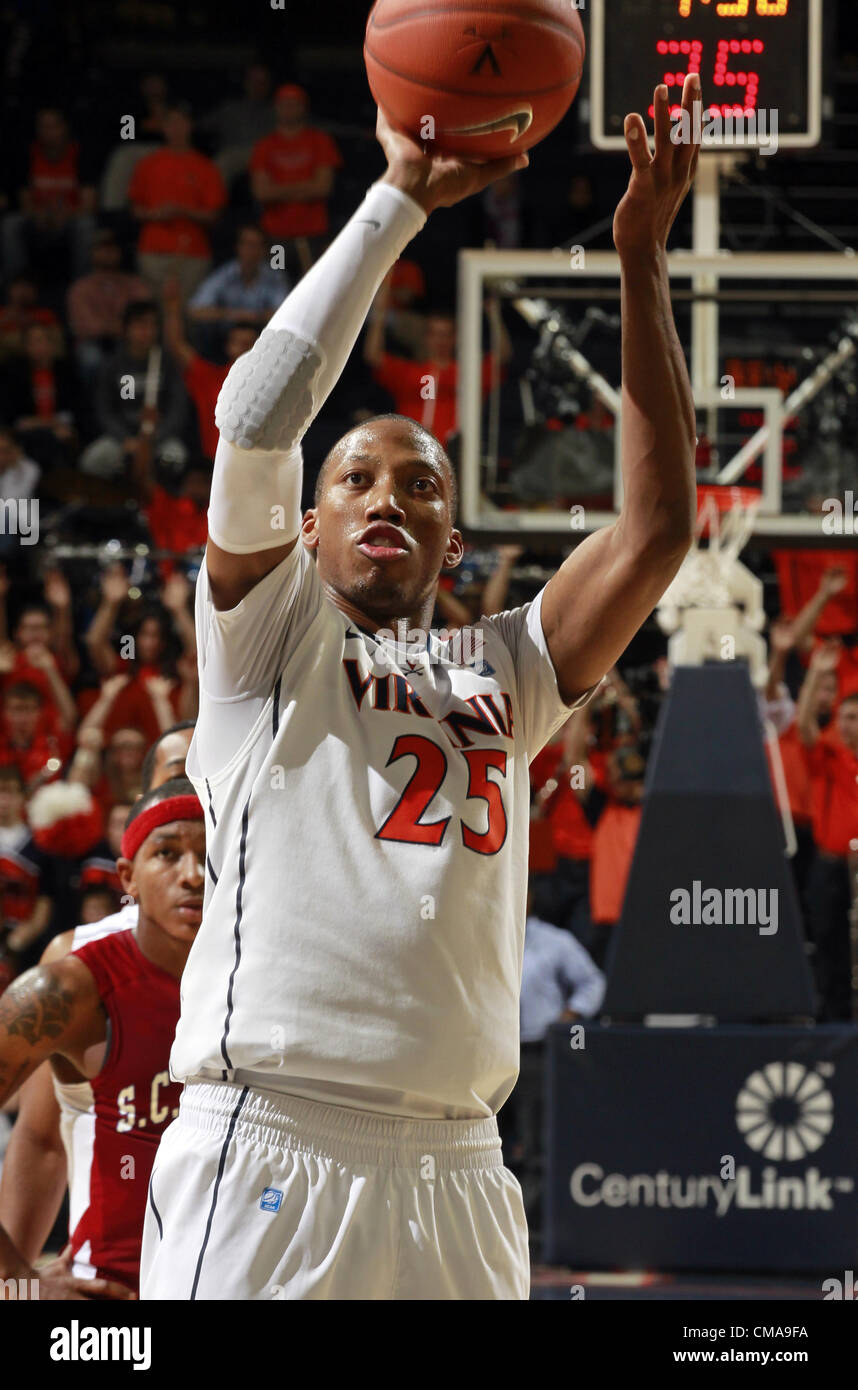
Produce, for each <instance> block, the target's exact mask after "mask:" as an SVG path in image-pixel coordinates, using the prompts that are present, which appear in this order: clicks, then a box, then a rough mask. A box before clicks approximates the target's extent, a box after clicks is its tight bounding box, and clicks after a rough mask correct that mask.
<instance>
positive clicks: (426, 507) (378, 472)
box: [304, 420, 462, 622]
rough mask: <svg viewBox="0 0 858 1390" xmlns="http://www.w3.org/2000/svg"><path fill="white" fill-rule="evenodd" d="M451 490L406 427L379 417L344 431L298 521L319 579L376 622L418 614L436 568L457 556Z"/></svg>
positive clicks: (425, 446) (439, 462)
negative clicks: (319, 488)
mask: <svg viewBox="0 0 858 1390" xmlns="http://www.w3.org/2000/svg"><path fill="white" fill-rule="evenodd" d="M451 491H452V484H451V480H450V476H449V472H448V469H447V465H446V463H445V461H444V458H443V455H442V454H441V451H440V449H437V450H436V449H435V448H433V447H432V445H431V444H430V443H429V442H428V441H427V440H426V439H424V438H423V437H422V436H421V435H420V434H419V433H418V432H417V431H413V432H412V431H411V430H410V429H409V428H408V427H407V425H403V424H402V423H401V422H399V421H396V420H385V421H380V422H375V423H373V424H371V425H367V426H366V427H365V428H361V429H357V430H353V431H352V432H351V433H350V434H348V435H346V437H345V438H344V439H343V440H342V441H341V442H340V445H339V446H338V451H337V453H336V454H335V455H334V457H333V458H332V459H331V461H330V463H329V465H328V472H327V477H326V486H325V490H324V493H323V494H322V497H321V500H320V503H319V506H318V507H317V508H314V509H313V510H312V511H311V512H308V513H307V516H306V517H305V522H304V535H305V539H306V540H307V543H308V544H309V545H310V548H311V549H317V551H318V568H319V577H320V579H321V580H322V582H323V584H326V585H329V586H330V587H331V588H332V589H334V590H335V591H336V593H338V594H340V595H341V596H342V597H343V598H345V599H347V600H348V601H349V602H350V603H352V604H354V605H355V607H356V608H358V609H359V610H360V612H362V613H365V614H366V615H367V616H368V617H370V618H376V619H378V620H379V621H381V622H385V621H387V619H388V618H390V617H391V616H395V617H403V618H408V617H412V616H414V615H415V614H417V613H418V612H419V611H420V609H421V608H422V607H423V606H424V605H425V604H426V602H427V601H428V600H430V599H434V594H435V590H436V588H437V584H438V575H439V573H440V571H441V569H442V568H444V567H445V566H448V567H450V566H453V565H457V564H458V563H459V560H460V559H461V556H462V541H461V536H460V534H459V532H458V531H456V530H454V528H453V525H452V519H451V514H450V508H451V501H452V497H451Z"/></svg>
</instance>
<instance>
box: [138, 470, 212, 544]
mask: <svg viewBox="0 0 858 1390" xmlns="http://www.w3.org/2000/svg"><path fill="white" fill-rule="evenodd" d="M146 521H147V524H148V526H149V532H150V534H151V536H152V539H153V541H154V542H155V544H156V546H157V547H158V549H159V550H176V551H183V550H202V549H203V547H204V546H205V543H206V540H207V539H208V529H209V528H208V512H201V511H200V509H199V507H198V506H197V504H196V502H194V500H193V498H191V497H174V496H173V495H172V493H170V492H167V490H166V489H165V488H163V487H158V486H157V485H156V486H155V487H154V488H153V489H152V500H151V502H150V503H149V505H148V507H147V508H146Z"/></svg>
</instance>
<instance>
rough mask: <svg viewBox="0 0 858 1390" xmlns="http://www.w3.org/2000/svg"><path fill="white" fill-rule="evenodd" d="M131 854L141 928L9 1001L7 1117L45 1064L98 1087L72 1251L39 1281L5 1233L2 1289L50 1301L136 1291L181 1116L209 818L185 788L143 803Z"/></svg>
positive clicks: (23, 984) (89, 948) (2, 1024)
mask: <svg viewBox="0 0 858 1390" xmlns="http://www.w3.org/2000/svg"><path fill="white" fill-rule="evenodd" d="M122 850H123V856H122V858H121V859H120V860H119V861H118V868H119V872H120V876H121V878H122V884H123V888H124V889H125V891H126V892H127V893H129V894H130V895H131V896H132V897H134V898H135V899H136V900H137V901H138V903H139V909H140V911H139V918H138V924H137V927H136V928H135V929H134V930H133V931H125V932H117V933H114V934H112V935H110V936H106V937H102V938H101V939H100V940H98V941H93V942H91V943H90V944H88V945H86V946H84V947H82V948H81V949H80V950H78V951H74V952H73V953H72V954H71V955H69V956H66V957H65V958H64V959H63V960H60V961H57V962H55V963H54V964H52V965H48V966H39V967H38V968H37V969H35V970H31V971H28V972H27V973H26V974H25V975H22V976H21V977H20V979H18V980H16V981H15V983H14V985H13V986H12V987H11V988H10V989H9V990H7V991H6V994H5V995H3V997H2V1001H0V1104H2V1102H3V1101H4V1100H5V1099H6V1098H7V1096H8V1095H11V1094H12V1093H13V1092H14V1090H15V1089H16V1088H17V1086H19V1085H20V1084H21V1083H22V1082H23V1081H24V1080H25V1079H26V1077H27V1076H29V1075H30V1074H31V1073H32V1072H33V1071H34V1070H35V1069H36V1067H37V1066H38V1065H39V1063H40V1062H42V1061H43V1060H44V1059H45V1058H46V1057H50V1058H51V1062H52V1066H53V1068H54V1071H55V1073H56V1074H57V1075H58V1076H59V1077H60V1078H61V1079H62V1080H64V1081H66V1082H68V1081H70V1080H76V1081H84V1080H89V1082H90V1084H91V1086H92V1092H93V1097H94V1102H95V1137H94V1152H93V1159H92V1175H91V1190H92V1200H91V1201H90V1203H89V1205H88V1207H87V1209H86V1211H85V1212H84V1214H83V1216H82V1217H81V1219H80V1221H79V1223H78V1226H77V1228H76V1229H75V1231H74V1232H73V1234H72V1238H71V1245H70V1251H69V1252H67V1253H64V1255H63V1256H62V1257H61V1259H60V1260H59V1261H57V1262H56V1263H55V1264H54V1265H51V1266H48V1267H47V1269H43V1270H41V1271H40V1272H39V1275H38V1276H36V1274H35V1272H34V1271H33V1270H32V1269H31V1267H30V1265H29V1264H28V1262H27V1261H26V1260H25V1259H24V1258H23V1257H22V1256H21V1255H20V1252H19V1251H17V1249H16V1248H15V1246H14V1245H13V1244H12V1242H11V1241H10V1240H9V1237H8V1236H7V1234H6V1232H5V1231H3V1230H2V1229H1V1228H0V1278H3V1279H27V1280H30V1279H34V1278H36V1277H38V1279H39V1285H40V1297H42V1298H75V1297H87V1296H95V1297H121V1296H127V1294H128V1292H129V1291H131V1292H136V1289H137V1280H138V1271H139V1262H140V1241H141V1236H142V1230H143V1216H144V1212H145V1208H146V1196H147V1190H148V1183H149V1174H150V1171H151V1168H152V1163H153V1160H154V1157H155V1152H156V1149H157V1146H158V1141H159V1139H160V1137H161V1134H162V1132H163V1130H164V1129H165V1128H166V1126H167V1125H168V1124H169V1123H170V1121H171V1120H172V1119H173V1118H174V1116H175V1114H176V1111H177V1107H178V1101H179V1090H180V1087H179V1086H178V1085H177V1084H175V1083H172V1082H171V1081H170V1076H169V1056H170V1048H171V1046H172V1042H173V1034H174V1032H175V1027H176V1022H177V1020H178V1017H179V980H180V978H181V974H182V970H183V968H184V965H185V961H186V960H187V956H188V952H189V950H190V947H191V944H192V942H193V940H194V937H195V936H196V933H197V929H198V928H199V925H200V921H201V919H202V902H203V878H204V873H205V826H204V823H203V810H202V807H201V805H200V803H199V801H198V800H197V797H196V794H195V793H194V791H193V788H192V787H191V785H190V783H189V782H188V781H186V779H184V778H175V779H173V780H172V781H170V782H167V783H165V784H164V785H163V786H162V787H159V788H157V789H156V790H154V791H152V792H150V793H149V794H148V795H147V796H144V797H141V798H140V800H139V801H138V802H137V803H136V804H135V806H134V807H133V808H132V811H131V813H130V815H129V819H128V825H127V827H126V831H125V835H124V836H123V843H122ZM72 1260H73V1266H72V1267H71V1268H70V1262H71V1261H72Z"/></svg>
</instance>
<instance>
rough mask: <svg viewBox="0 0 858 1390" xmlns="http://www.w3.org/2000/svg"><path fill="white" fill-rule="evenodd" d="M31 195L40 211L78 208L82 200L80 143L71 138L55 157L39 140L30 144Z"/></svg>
mask: <svg viewBox="0 0 858 1390" xmlns="http://www.w3.org/2000/svg"><path fill="white" fill-rule="evenodd" d="M29 189H30V197H31V199H32V201H33V206H34V207H35V208H37V209H38V210H39V211H42V210H44V209H45V208H62V209H64V210H65V211H67V212H75V211H76V210H77V207H78V204H79V202H80V183H79V180H78V147H77V145H76V144H75V143H74V141H70V142H69V143H68V144H67V145H66V147H65V149H64V150H63V152H62V154H61V155H58V156H57V157H56V158H52V157H51V156H50V155H47V154H45V151H44V150H43V149H42V147H41V145H40V144H39V143H38V141H37V142H35V143H34V144H32V145H31V146H30V180H29Z"/></svg>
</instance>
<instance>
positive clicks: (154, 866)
mask: <svg viewBox="0 0 858 1390" xmlns="http://www.w3.org/2000/svg"><path fill="white" fill-rule="evenodd" d="M205 859H206V829H205V825H204V824H203V822H202V821H201V820H175V821H169V822H168V823H167V824H166V825H159V826H158V827H157V828H156V829H155V830H153V831H152V833H151V834H150V835H148V836H147V837H146V839H145V840H144V841H143V844H142V845H141V846H140V848H139V850H138V851H137V853H136V855H135V856H134V862H133V864H131V865H128V860H127V859H123V860H121V861H120V864H119V873H120V878H121V879H122V886H123V888H125V889H126V891H127V892H129V893H131V894H133V896H134V897H135V898H136V899H137V901H138V902H139V904H140V914H141V917H145V918H146V919H147V921H148V922H150V923H153V924H154V925H155V926H157V927H159V928H160V929H161V931H163V932H165V933H166V934H167V936H169V937H172V938H173V940H174V941H184V942H187V943H188V944H190V943H191V942H192V941H193V939H194V937H195V936H196V934H197V931H198V929H199V925H200V922H201V921H202V920H203V887H204V876H205ZM126 865H128V869H130V873H129V872H128V869H126ZM126 880H127V881H126Z"/></svg>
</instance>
